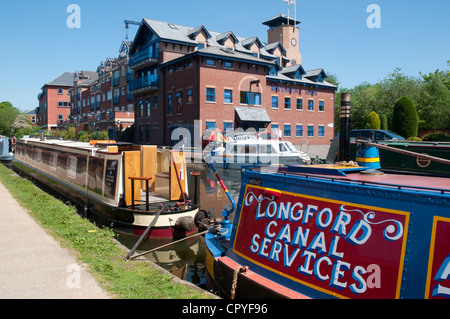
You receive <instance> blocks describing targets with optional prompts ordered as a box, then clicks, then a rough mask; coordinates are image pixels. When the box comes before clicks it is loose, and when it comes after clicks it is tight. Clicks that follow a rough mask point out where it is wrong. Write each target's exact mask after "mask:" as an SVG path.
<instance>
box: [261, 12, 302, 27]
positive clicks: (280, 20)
mask: <svg viewBox="0 0 450 319" xmlns="http://www.w3.org/2000/svg"><path fill="white" fill-rule="evenodd" d="M288 20H289V25H297V24H300V23H301V22H300V21H298V20H295V19H293V18H290V17H288V16H287V15H285V14H283V13H280V14H278V15H276V16H274V17H273V18H271V19H269V20H267V21H264V22H263V24H264V25H267V26H269V27H275V26H278V25H282V24H286V25H287V24H288Z"/></svg>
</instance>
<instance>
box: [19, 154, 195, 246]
mask: <svg viewBox="0 0 450 319" xmlns="http://www.w3.org/2000/svg"><path fill="white" fill-rule="evenodd" d="M12 169H13V170H14V171H15V172H17V173H18V174H20V175H24V176H26V177H28V178H32V179H33V180H35V181H37V182H39V183H40V186H41V187H42V188H44V189H45V190H47V191H51V192H56V193H57V194H58V195H61V196H63V197H64V198H65V199H68V200H70V201H72V202H73V203H75V204H76V205H77V206H78V207H80V209H84V213H83V214H84V215H85V217H88V218H89V219H91V220H93V221H94V222H95V223H97V224H98V225H99V226H106V227H110V228H111V229H112V230H113V231H115V232H117V233H119V234H124V235H128V236H132V237H140V236H141V235H142V234H143V233H144V231H145V229H146V228H147V227H148V226H149V225H150V223H151V222H152V221H153V219H154V216H155V214H156V212H149V213H146V212H142V211H135V210H132V209H128V208H122V207H119V205H111V203H110V202H107V201H105V200H103V199H102V198H99V197H98V196H95V194H94V193H93V192H87V191H86V189H83V188H81V187H77V185H74V184H73V183H70V182H68V181H65V180H62V179H59V178H57V177H55V176H52V175H51V174H49V173H48V172H44V171H42V170H39V169H37V168H36V167H32V166H31V165H28V164H27V163H24V162H22V161H19V160H17V159H15V160H14V161H13V163H12ZM161 204H162V205H164V204H166V205H169V204H170V205H175V203H173V202H161V203H159V204H158V207H159V205H161ZM197 212H198V207H197V206H195V205H184V206H180V207H179V208H178V209H177V210H176V211H171V210H169V212H168V213H163V214H161V215H160V218H159V219H158V222H157V223H156V225H155V227H154V228H153V229H152V230H151V231H150V232H149V233H148V235H147V237H146V238H149V239H174V238H180V237H183V236H186V235H189V234H192V233H194V232H196V229H194V230H184V229H177V228H176V222H177V220H178V219H179V218H182V217H190V218H194V217H195V215H196V213H197Z"/></svg>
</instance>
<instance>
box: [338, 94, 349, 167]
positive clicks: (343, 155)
mask: <svg viewBox="0 0 450 319" xmlns="http://www.w3.org/2000/svg"><path fill="white" fill-rule="evenodd" d="M350 110H351V97H350V93H342V94H341V115H340V122H339V128H340V133H339V155H338V161H339V162H348V161H350V131H351V127H350Z"/></svg>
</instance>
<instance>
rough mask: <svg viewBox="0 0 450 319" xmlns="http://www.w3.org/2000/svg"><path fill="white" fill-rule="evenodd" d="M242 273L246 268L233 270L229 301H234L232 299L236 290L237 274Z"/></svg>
mask: <svg viewBox="0 0 450 319" xmlns="http://www.w3.org/2000/svg"><path fill="white" fill-rule="evenodd" d="M244 271H246V268H245V267H242V266H241V267H239V268H236V269H235V270H234V273H233V284H232V285H231V297H230V298H231V299H234V297H235V295H236V289H237V282H238V276H239V273H241V272H244Z"/></svg>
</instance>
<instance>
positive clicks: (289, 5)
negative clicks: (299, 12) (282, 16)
mask: <svg viewBox="0 0 450 319" xmlns="http://www.w3.org/2000/svg"><path fill="white" fill-rule="evenodd" d="M289 1H291V0H288V1H287V4H288V18H287V23H288V26H289V14H290V13H289V11H290V9H291V3H290V2H289Z"/></svg>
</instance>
